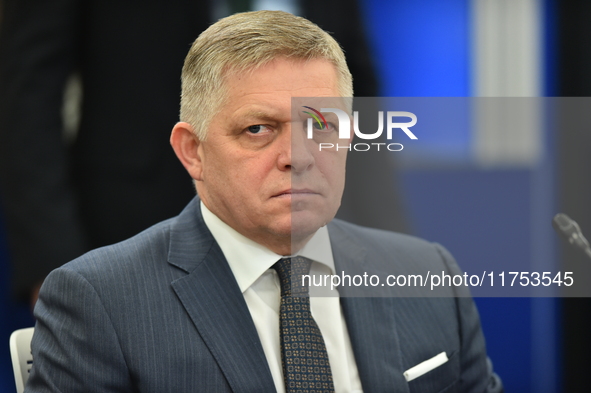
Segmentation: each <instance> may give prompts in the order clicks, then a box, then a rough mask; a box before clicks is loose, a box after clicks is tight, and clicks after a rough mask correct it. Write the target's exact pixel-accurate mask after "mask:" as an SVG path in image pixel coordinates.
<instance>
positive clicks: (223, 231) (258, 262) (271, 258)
mask: <svg viewBox="0 0 591 393" xmlns="http://www.w3.org/2000/svg"><path fill="white" fill-rule="evenodd" d="M201 212H202V214H203V221H205V225H206V226H207V228H208V229H209V231H210V232H211V234H212V235H213V237H214V239H215V240H216V242H217V243H218V245H219V246H220V248H221V249H222V252H223V253H224V256H225V257H226V260H227V261H228V264H229V265H230V269H232V273H233V274H234V277H235V278H236V281H237V282H238V286H239V287H240V290H241V291H242V292H244V291H246V290H247V289H248V288H249V287H250V286H251V285H252V284H253V283H254V282H255V281H256V280H257V279H258V278H259V277H260V276H262V275H263V273H265V272H266V271H267V270H268V269H270V268H271V266H273V265H274V264H275V262H277V261H278V260H279V259H281V258H283V257H284V256H283V255H279V254H276V253H274V252H273V251H271V250H269V249H268V248H266V247H264V246H262V245H260V244H258V243H256V242H254V241H252V240H250V239H249V238H247V237H246V236H243V235H242V234H240V233H238V232H237V231H236V230H234V229H233V228H232V227H230V226H229V225H228V224H226V223H225V222H223V221H222V220H221V219H220V218H219V217H218V216H216V215H215V214H213V213H212V212H211V211H210V210H209V209H208V208H207V206H205V204H204V203H203V201H201ZM297 255H301V256H303V257H306V258H309V259H311V260H313V261H316V262H319V263H321V264H323V265H325V266H327V267H328V268H329V269H330V271H331V273H332V274H334V271H335V269H334V259H333V256H332V249H331V247H330V237H329V235H328V229H327V228H326V226H323V227H321V228H320V229H318V230H317V231H316V233H315V234H314V236H312V238H311V239H310V240H309V241H308V243H306V245H305V246H304V248H302V249H301V250H300V251H299V252H298V253H297Z"/></svg>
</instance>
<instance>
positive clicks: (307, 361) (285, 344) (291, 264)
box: [273, 257, 334, 393]
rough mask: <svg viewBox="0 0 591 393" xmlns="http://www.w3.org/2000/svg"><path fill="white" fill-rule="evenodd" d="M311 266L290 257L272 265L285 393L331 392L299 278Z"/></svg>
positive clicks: (329, 375)
mask: <svg viewBox="0 0 591 393" xmlns="http://www.w3.org/2000/svg"><path fill="white" fill-rule="evenodd" d="M311 264H312V261H310V260H309V259H306V258H303V257H293V258H283V259H281V260H279V262H277V263H275V265H273V268H274V269H275V270H276V271H277V274H279V281H280V283H281V309H280V317H279V325H280V334H281V357H282V359H281V360H282V365H283V378H284V379H285V389H286V392H287V393H304V392H306V393H333V392H334V384H333V381H332V373H331V371H330V364H329V362H328V354H327V353H326V346H325V345H324V340H323V339H322V334H321V333H320V329H318V325H316V321H314V318H312V313H311V312H310V297H309V296H308V286H302V275H303V274H308V273H309V271H310V265H311ZM292 275H293V276H292ZM292 283H293V286H292Z"/></svg>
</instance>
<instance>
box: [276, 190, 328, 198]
mask: <svg viewBox="0 0 591 393" xmlns="http://www.w3.org/2000/svg"><path fill="white" fill-rule="evenodd" d="M311 195H320V193H318V192H316V191H314V190H310V189H308V188H301V189H293V188H290V189H287V190H284V191H281V192H279V193H277V194H275V195H273V197H274V198H292V197H295V198H297V197H305V196H311Z"/></svg>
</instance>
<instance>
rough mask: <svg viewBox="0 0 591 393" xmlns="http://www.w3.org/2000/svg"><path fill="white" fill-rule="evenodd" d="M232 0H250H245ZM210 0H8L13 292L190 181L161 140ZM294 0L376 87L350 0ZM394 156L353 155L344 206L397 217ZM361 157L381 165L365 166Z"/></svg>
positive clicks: (4, 98) (7, 195)
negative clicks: (74, 99)
mask: <svg viewBox="0 0 591 393" xmlns="http://www.w3.org/2000/svg"><path fill="white" fill-rule="evenodd" d="M234 3H236V2H235V1H230V2H228V4H227V5H228V10H229V11H239V10H240V7H245V9H244V10H246V8H249V4H248V2H247V1H246V2H245V1H239V2H238V3H240V4H238V5H236V4H234ZM213 4H214V3H213V2H212V3H210V2H207V1H194V0H193V1H191V0H166V1H165V0H143V1H126V0H117V1H115V0H101V1H98V0H87V1H82V0H52V1H43V0H4V5H3V8H4V12H3V13H4V20H3V23H2V24H1V26H0V27H1V30H0V204H1V205H2V207H3V209H4V216H5V220H6V223H5V224H6V226H7V232H8V237H9V239H8V241H9V247H10V252H11V260H12V264H13V266H14V280H13V282H14V286H15V291H16V293H17V295H18V296H19V297H22V298H26V297H30V298H31V299H32V301H33V302H34V301H35V300H36V293H37V291H38V288H39V286H40V284H41V282H42V281H43V279H44V277H45V276H46V275H47V274H48V273H49V272H50V271H51V270H53V269H54V268H56V267H58V266H60V265H62V264H63V263H65V262H67V261H69V260H71V259H73V258H75V257H77V256H79V255H80V254H82V253H84V252H85V251H87V250H89V249H91V248H96V247H99V246H103V245H106V244H111V243H114V242H117V241H120V240H123V239H125V238H127V237H129V236H132V235H134V234H135V233H137V232H139V231H140V230H142V229H145V228H147V227H148V226H150V225H152V224H154V223H156V222H158V221H161V220H163V219H165V218H168V217H170V216H173V215H175V214H177V213H178V212H179V211H181V210H182V207H183V206H185V205H186V203H187V202H188V201H189V200H190V199H191V198H192V196H193V195H194V189H193V186H192V184H191V182H190V181H187V180H186V174H185V172H184V169H183V167H182V166H181V164H180V163H179V162H178V160H177V159H176V158H175V156H174V152H173V150H172V149H171V148H170V147H169V146H168V143H167V140H168V138H169V133H168V130H170V128H171V125H173V124H174V123H175V122H176V121H177V120H178V110H179V107H178V101H179V94H180V70H181V68H182V64H183V59H184V56H185V54H186V52H187V50H188V48H189V47H190V44H191V43H192V42H193V40H194V39H195V38H196V37H197V36H198V35H199V33H201V31H202V30H204V29H205V28H206V27H207V26H208V25H209V24H210V19H211V17H210V16H211V14H212V13H211V10H210V6H212V5H213ZM216 4H217V3H216ZM292 4H295V3H292ZM297 6H298V9H299V11H300V12H301V14H302V16H304V17H307V18H309V19H311V20H312V21H314V22H315V23H317V24H318V25H319V26H320V27H321V28H323V29H325V30H327V31H329V32H332V33H333V34H334V36H335V37H336V39H337V41H339V42H340V43H341V44H342V45H343V47H344V49H345V53H346V55H347V62H348V63H349V68H350V69H351V72H352V74H353V77H354V88H355V95H356V96H375V95H377V82H376V77H375V73H374V70H373V65H372V61H371V56H370V53H369V50H368V47H367V42H366V39H365V36H364V32H363V29H362V23H361V19H360V10H359V7H358V4H357V1H356V0H329V1H323V2H314V1H312V0H303V1H301V2H299V3H297ZM236 7H238V8H236ZM220 16H222V15H220ZM171 26H174V28H171ZM73 75H76V76H77V78H78V79H79V81H80V82H81V83H80V85H81V91H82V93H81V96H82V100H81V107H80V120H79V124H78V125H74V126H72V125H70V126H69V128H75V130H74V134H75V135H74V137H68V135H69V134H68V133H65V132H64V130H65V129H67V128H68V125H67V124H64V115H63V113H62V112H63V107H64V105H63V103H64V94H65V92H66V86H67V85H68V81H71V80H72V76H73ZM74 86H75V84H74ZM154 92H156V94H155V93H154ZM74 112H76V111H74ZM130 151H132V152H133V154H132V155H129V154H128V152H130ZM389 165H390V164H389V162H388V161H387V156H386V155H374V156H372V155H365V156H362V155H359V154H357V155H355V154H351V155H350V158H349V165H348V167H349V168H350V169H349V171H348V173H347V181H348V182H350V183H351V182H353V183H355V187H348V190H350V191H349V192H346V193H345V195H344V198H343V207H342V208H341V212H342V213H341V214H340V216H341V217H343V218H346V219H348V220H349V221H353V222H357V223H359V224H362V225H369V226H373V227H382V228H385V229H391V230H399V231H400V230H401V229H402V228H403V227H404V225H403V224H402V221H403V220H402V218H401V216H400V211H401V210H400V209H399V207H398V204H399V202H398V201H397V200H393V199H392V195H393V184H392V182H393V178H392V175H391V172H390V171H389V170H387V167H388V166H389ZM369 168H371V169H372V172H373V173H377V175H374V176H373V177H372V178H371V179H370V178H368V176H367V173H368V172H369ZM376 168H384V169H386V170H383V171H376V170H375V169H376ZM370 187H371V188H370ZM367 197H370V202H369V203H361V200H362V198H367ZM365 200H366V201H367V199H365ZM375 206H383V207H382V208H381V209H380V211H375V210H374V209H373V208H374V207H375ZM369 207H372V209H370V208H369ZM382 217H388V220H387V224H386V225H384V223H383V221H382V220H381V219H382Z"/></svg>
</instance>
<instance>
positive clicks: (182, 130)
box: [170, 122, 203, 181]
mask: <svg viewBox="0 0 591 393" xmlns="http://www.w3.org/2000/svg"><path fill="white" fill-rule="evenodd" d="M170 144H171V145H172V148H173V149H174V152H175V154H176V156H177V157H178V159H179V160H180V161H181V163H182V164H183V166H184V167H185V169H186V170H187V172H189V175H191V177H192V178H193V179H195V180H198V181H199V180H202V174H203V161H202V149H201V141H200V140H199V139H198V138H197V136H196V135H195V133H194V132H193V126H192V125H190V124H189V123H185V122H179V123H176V124H175V126H174V127H173V129H172V133H171V134H170Z"/></svg>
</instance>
